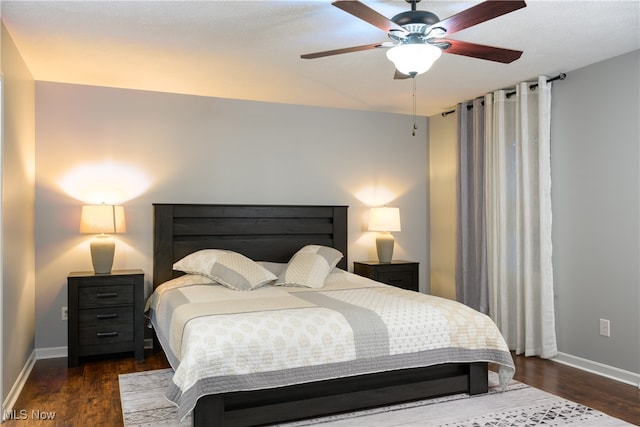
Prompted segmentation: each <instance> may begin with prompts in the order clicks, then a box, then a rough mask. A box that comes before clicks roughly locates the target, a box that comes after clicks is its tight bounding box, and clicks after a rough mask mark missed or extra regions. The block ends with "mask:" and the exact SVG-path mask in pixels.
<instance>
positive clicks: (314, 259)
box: [275, 245, 343, 289]
mask: <svg viewBox="0 0 640 427" xmlns="http://www.w3.org/2000/svg"><path fill="white" fill-rule="evenodd" d="M342 257H343V255H342V253H341V252H340V251H338V250H337V249H334V248H330V247H328V246H320V245H308V246H305V247H303V248H302V249H300V250H299V251H298V252H296V254H295V255H294V256H293V257H292V258H291V260H290V261H289V263H288V264H287V267H286V268H285V270H284V271H283V272H282V273H281V274H280V276H279V277H278V280H277V281H276V283H275V285H279V286H304V287H307V288H316V289H317V288H321V287H323V286H324V281H325V279H326V278H327V276H328V275H329V273H331V270H333V268H334V267H335V266H336V265H337V264H338V262H339V261H340V260H341V259H342Z"/></svg>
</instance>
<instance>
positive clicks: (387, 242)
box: [376, 233, 395, 263]
mask: <svg viewBox="0 0 640 427" xmlns="http://www.w3.org/2000/svg"><path fill="white" fill-rule="evenodd" d="M394 243H395V240H393V236H392V235H391V233H384V234H379V235H378V237H377V238H376V249H377V251H378V261H379V262H384V263H389V262H391V258H392V257H393V245H394Z"/></svg>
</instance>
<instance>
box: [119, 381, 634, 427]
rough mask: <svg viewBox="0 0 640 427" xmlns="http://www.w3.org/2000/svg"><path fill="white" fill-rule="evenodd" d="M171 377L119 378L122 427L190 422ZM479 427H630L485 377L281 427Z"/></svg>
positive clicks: (575, 405) (529, 389)
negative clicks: (181, 412) (431, 394)
mask: <svg viewBox="0 0 640 427" xmlns="http://www.w3.org/2000/svg"><path fill="white" fill-rule="evenodd" d="M172 375H173V371H172V370H171V369H162V370H156V371H147V372H139V373H134V374H123V375H120V376H119V382H120V400H121V403H122V416H123V420H124V425H125V427H138V426H149V427H151V426H154V427H165V426H167V427H168V426H180V427H182V426H189V425H191V419H190V417H187V418H185V419H184V420H182V421H181V422H180V421H179V420H178V412H177V409H176V407H175V406H174V405H173V404H172V403H171V402H169V401H168V400H167V399H166V398H165V397H164V393H165V390H166V387H167V384H168V383H169V381H170V380H171V376H172ZM315 425H317V426H323V427H329V426H331V427H372V426H381V427H418V426H420V427H424V426H434V427H435V426H441V427H481V426H487V427H488V426H499V427H507V426H519V427H530V426H576V427H578V426H579V427H588V426H594V427H595V426H597V427H608V426H611V427H613V426H630V425H632V424H628V423H626V422H624V421H622V420H619V419H617V418H612V417H610V416H608V415H606V414H604V413H602V412H599V411H596V410H595V409H592V408H588V407H586V406H583V405H580V404H578V403H574V402H571V401H569V400H565V399H562V398H560V397H558V396H554V395H552V394H549V393H547V392H544V391H542V390H539V389H536V388H534V387H530V386H528V385H526V384H523V383H520V382H517V381H512V382H511V383H510V384H509V386H508V387H507V390H506V391H505V392H504V393H503V392H502V391H501V390H500V387H499V385H498V379H497V375H496V374H495V373H494V372H489V393H488V394H484V395H479V396H469V395H468V394H455V395H451V396H446V397H440V398H435V399H428V400H420V401H416V402H410V403H403V404H399V405H392V406H384V407H380V408H375V409H368V410H363V411H356V412H350V413H346V414H340V415H333V416H328V417H322V418H314V419H309V420H303V421H296V422H291V423H284V424H280V426H282V427H302V426H315Z"/></svg>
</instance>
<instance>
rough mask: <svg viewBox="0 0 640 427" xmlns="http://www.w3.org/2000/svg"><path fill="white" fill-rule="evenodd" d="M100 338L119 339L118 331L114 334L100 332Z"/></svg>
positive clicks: (98, 334)
mask: <svg viewBox="0 0 640 427" xmlns="http://www.w3.org/2000/svg"><path fill="white" fill-rule="evenodd" d="M96 335H97V336H98V338H108V337H117V336H118V333H117V332H116V331H113V332H98V333H97V334H96Z"/></svg>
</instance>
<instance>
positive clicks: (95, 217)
mask: <svg viewBox="0 0 640 427" xmlns="http://www.w3.org/2000/svg"><path fill="white" fill-rule="evenodd" d="M125 231H127V229H126V225H125V221H124V207H122V206H114V205H85V206H83V207H82V214H81V215H80V232H81V233H92V234H98V233H109V234H112V233H124V232H125Z"/></svg>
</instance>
